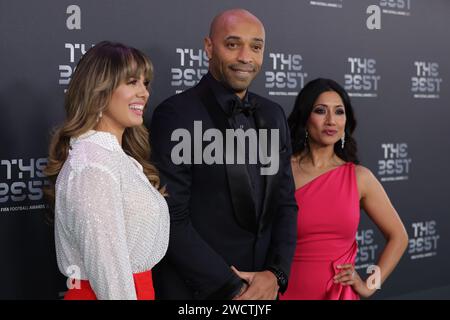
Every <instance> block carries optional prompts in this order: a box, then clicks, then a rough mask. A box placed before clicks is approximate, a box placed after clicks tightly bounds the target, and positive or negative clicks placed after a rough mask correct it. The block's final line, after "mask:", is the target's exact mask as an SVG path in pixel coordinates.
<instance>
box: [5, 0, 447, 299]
mask: <svg viewBox="0 0 450 320" xmlns="http://www.w3.org/2000/svg"><path fill="white" fill-rule="evenodd" d="M234 7H243V8H246V9H248V10H250V11H251V12H253V13H254V14H255V15H257V16H258V17H260V19H261V20H262V21H263V22H264V24H265V26H266V33H267V46H266V51H265V61H264V66H263V70H262V71H261V73H260V75H259V76H258V78H257V80H256V81H255V82H254V84H253V85H252V88H251V89H252V90H253V91H255V92H257V93H260V94H262V95H264V96H266V97H269V98H271V99H273V100H275V101H277V102H279V103H280V104H281V105H282V106H283V107H284V109H285V112H286V114H289V113H290V111H291V110H292V106H293V102H294V99H295V95H296V94H297V92H298V91H299V90H300V89H301V88H302V87H303V85H304V84H305V83H306V82H307V81H309V80H312V79H314V78H316V77H319V76H320V77H329V78H333V79H335V80H337V81H338V82H340V83H341V84H342V85H344V86H345V87H346V89H347V90H348V91H349V92H350V93H351V96H352V99H353V104H354V107H355V109H356V116H357V118H358V121H359V126H358V128H357V133H356V137H357V140H358V143H359V148H360V157H361V160H362V163H363V164H364V165H365V166H367V167H368V168H370V169H371V170H372V171H373V172H374V174H375V175H376V176H377V177H378V178H379V179H380V180H381V181H382V184H383V186H384V187H385V189H386V190H387V192H388V194H389V195H390V197H391V199H392V202H393V204H394V206H395V207H396V209H397V210H398V212H399V214H400V215H401V217H402V219H403V221H404V222H405V225H406V228H407V231H408V234H409V236H410V244H409V248H408V251H407V252H406V254H405V255H404V257H403V258H402V260H401V263H400V264H399V266H398V268H397V269H396V271H395V272H394V273H393V274H392V276H391V278H390V279H389V281H388V282H387V283H386V284H385V285H384V286H383V287H382V290H381V291H380V292H379V293H378V294H377V295H376V296H375V297H376V298H387V297H392V296H396V295H400V294H403V293H409V292H413V291H419V290H423V289H427V288H432V287H438V286H444V285H449V284H450V274H449V272H448V270H449V269H450V257H449V255H448V252H449V251H450V240H449V234H450V215H449V213H450V212H449V209H448V199H449V188H448V186H447V182H448V181H450V167H449V166H448V163H449V159H450V140H449V137H450V126H449V123H448V120H449V119H450V108H449V105H450V96H449V92H450V91H449V90H448V83H449V81H450V60H449V57H450V44H449V42H448V41H447V39H448V31H449V30H450V2H449V1H445V0H432V1H419V0H324V1H307V0H301V1H300V0H289V1H288V0H285V1H261V0H248V1H243V0H241V1H237V0H227V1H210V0H190V1H182V0H165V1H159V0H152V1H144V0H128V1H120V0H109V1H106V0H104V1H87V0H74V1H66V0H60V1H51V0H42V1H23V0H14V1H12V0H10V1H8V0H0V57H1V59H0V108H1V109H0V110H1V112H0V274H2V281H1V284H0V298H4V299H5V298H6V299H27V298H34V299H55V298H58V297H60V296H61V294H62V292H64V291H65V279H63V277H62V276H61V275H60V274H59V272H58V270H57V267H56V262H55V253H54V242H53V229H52V228H51V227H49V226H48V225H46V224H45V222H44V215H43V213H44V209H45V203H44V201H43V194H42V186H43V185H44V184H45V183H46V180H45V177H44V176H43V174H42V168H43V167H44V165H45V163H46V156H47V146H48V141H49V132H50V130H51V128H53V127H54V126H55V125H56V124H58V123H60V122H61V121H62V119H63V114H64V113H63V95H64V90H65V89H66V87H67V84H68V82H69V80H70V76H71V73H72V71H73V69H74V67H75V65H76V63H77V61H78V60H79V58H80V57H81V55H82V54H83V53H84V52H85V50H86V49H87V48H89V47H90V46H91V45H93V44H95V43H97V42H99V41H101V40H105V39H107V40H113V41H120V42H124V43H126V44H129V45H132V46H135V47H137V48H139V49H141V50H143V51H144V52H145V53H147V54H148V55H149V56H150V57H151V59H152V61H153V63H154V65H155V80H154V82H153V85H152V95H151V100H150V108H149V109H150V111H148V113H147V115H146V123H148V121H149V118H150V117H151V109H152V108H154V107H155V106H156V105H157V104H158V103H159V102H161V101H162V100H163V99H165V98H166V97H168V96H170V95H172V94H175V93H176V92H179V91H182V90H184V89H186V88H188V87H190V86H192V85H194V84H195V83H196V82H197V81H198V80H199V79H200V78H201V76H202V75H203V74H205V73H206V70H207V66H208V62H207V59H206V56H205V54H204V52H203V50H202V46H203V38H204V36H205V35H206V34H207V33H208V27H209V23H210V20H211V19H212V17H213V16H214V15H216V14H217V13H218V12H220V11H222V10H224V9H229V8H234ZM154 134H158V133H157V132H155V133H154ZM362 216H363V218H362V221H361V225H360V230H359V232H358V242H359V248H360V249H359V254H358V268H359V271H360V272H362V273H365V271H366V268H367V266H368V265H370V264H373V263H375V261H376V258H377V256H378V255H379V254H380V252H381V249H382V247H383V244H384V240H383V237H382V235H381V234H380V232H379V231H378V230H377V228H376V227H375V225H374V224H373V223H371V222H370V221H369V220H368V219H367V217H366V215H365V214H364V213H363V214H362Z"/></svg>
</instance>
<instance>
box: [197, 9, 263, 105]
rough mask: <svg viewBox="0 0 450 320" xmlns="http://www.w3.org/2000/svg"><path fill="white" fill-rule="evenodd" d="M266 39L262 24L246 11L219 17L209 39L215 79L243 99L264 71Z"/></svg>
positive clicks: (206, 47)
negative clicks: (254, 80) (261, 71)
mask: <svg viewBox="0 0 450 320" xmlns="http://www.w3.org/2000/svg"><path fill="white" fill-rule="evenodd" d="M264 39H265V32H264V27H263V25H262V23H261V22H260V21H259V20H258V19H257V18H256V17H255V16H253V15H252V14H250V13H249V12H247V11H245V10H230V11H227V12H225V13H223V14H221V15H220V16H218V17H216V19H214V21H213V23H212V25H211V32H210V36H209V37H208V38H206V39H205V50H206V52H207V54H208V58H209V70H210V72H211V74H212V75H213V77H214V78H215V79H217V80H218V81H220V82H221V83H223V84H225V85H226V86H228V87H230V88H231V89H232V90H233V91H234V92H235V93H236V94H237V95H238V96H240V97H241V98H242V97H243V96H244V95H245V92H246V90H247V88H248V87H249V86H250V84H251V82H252V81H253V79H254V78H255V77H256V75H257V74H258V72H259V70H260V69H261V65H262V62H263V54H264Z"/></svg>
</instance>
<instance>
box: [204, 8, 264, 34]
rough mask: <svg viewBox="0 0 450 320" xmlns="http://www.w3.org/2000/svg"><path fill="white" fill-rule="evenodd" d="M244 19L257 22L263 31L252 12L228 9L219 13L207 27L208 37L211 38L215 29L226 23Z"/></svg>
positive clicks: (222, 26) (259, 21) (262, 26)
mask: <svg viewBox="0 0 450 320" xmlns="http://www.w3.org/2000/svg"><path fill="white" fill-rule="evenodd" d="M238 20H245V21H249V22H254V23H255V24H259V25H260V26H261V28H262V29H263V31H264V25H263V24H262V22H261V20H259V19H258V17H256V16H255V15H254V14H252V13H251V12H249V11H247V10H245V9H230V10H226V11H223V12H221V13H219V14H218V15H217V16H215V17H214V19H213V20H212V22H211V25H210V27H209V37H210V38H211V39H212V38H213V37H214V35H215V33H216V31H217V30H220V29H223V28H224V27H225V26H226V25H227V24H229V23H233V22H237V21H238Z"/></svg>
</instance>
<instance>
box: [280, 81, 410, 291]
mask: <svg viewBox="0 0 450 320" xmlns="http://www.w3.org/2000/svg"><path fill="white" fill-rule="evenodd" d="M288 122H289V126H290V130H291V136H292V145H293V157H292V172H293V175H294V180H295V184H296V192H295V197H296V200H297V203H298V207H299V211H298V223H297V230H298V235H297V247H296V251H295V256H294V262H293V263H292V267H291V274H290V278H289V285H288V289H287V291H286V292H285V293H284V295H282V296H281V299H282V300H298V299H301V300H303V299H314V300H322V299H331V300H357V299H359V298H360V296H361V297H365V298H367V297H370V296H371V295H372V294H373V293H374V292H375V291H376V290H377V288H380V286H381V284H382V283H383V282H384V281H385V280H386V278H387V277H388V276H389V274H390V273H391V272H392V271H393V269H394V268H395V266H396V265H397V263H398V262H399V260H400V258H401V256H402V254H403V252H404V251H405V249H406V247H407V245H408V235H407V233H406V230H405V228H404V226H403V223H402V222H401V220H400V218H399V216H398V214H397V212H396V211H395V209H394V207H393V206H392V204H391V202H390V200H389V198H388V196H387V195H386V193H385V191H384V189H383V187H382V186H381V184H380V183H379V182H378V180H377V179H376V178H375V176H374V175H373V174H372V173H371V172H370V170H369V169H367V168H365V167H363V166H361V165H358V158H357V155H356V151H357V150H356V142H355V140H354V139H353V137H352V133H353V131H354V130H355V127H356V121H355V118H354V114H353V109H352V106H351V103H350V98H349V96H348V94H347V93H346V92H345V90H344V89H343V88H342V87H341V86H340V85H339V84H337V83H336V82H335V81H333V80H329V79H316V80H313V81H311V82H309V83H308V84H307V85H306V86H305V87H304V88H303V90H302V91H301V92H300V93H299V95H298V97H297V99H296V102H295V106H294V109H293V111H292V113H291V115H290V117H289V119H288ZM360 209H363V210H364V211H365V212H366V213H367V214H368V216H369V217H370V219H371V220H372V221H373V222H374V223H375V224H376V225H377V226H378V228H379V229H380V230H381V232H382V233H383V235H384V236H385V238H386V245H385V247H384V249H383V251H382V253H381V255H380V257H379V260H378V263H377V266H374V269H373V270H375V272H374V273H373V274H372V275H370V276H369V277H368V279H367V280H363V279H361V277H360V276H359V275H358V273H357V272H356V271H355V258H356V254H357V250H358V247H357V243H356V231H357V229H358V224H359V219H360V216H359V215H360Z"/></svg>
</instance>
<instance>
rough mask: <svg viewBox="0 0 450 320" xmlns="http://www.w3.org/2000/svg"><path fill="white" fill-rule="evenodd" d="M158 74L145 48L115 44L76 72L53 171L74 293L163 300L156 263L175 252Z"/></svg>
mask: <svg viewBox="0 0 450 320" xmlns="http://www.w3.org/2000/svg"><path fill="white" fill-rule="evenodd" d="M151 76H152V66H151V63H150V61H149V60H148V58H147V57H146V56H145V55H144V54H143V53H141V52H140V51H138V50H136V49H134V48H130V47H127V46H124V45H122V44H117V43H110V42H101V43H99V44H97V45H96V46H95V47H93V48H91V49H90V50H89V51H88V52H87V53H86V54H85V55H84V56H83V58H82V59H81V60H80V62H79V63H78V65H77V68H76V71H75V72H74V74H73V77H72V80H71V83H70V85H69V88H68V90H67V93H66V101H65V107H66V113H67V116H66V120H65V122H64V124H63V125H62V126H61V128H59V129H58V130H57V131H56V132H55V134H54V136H53V138H52V143H51V145H50V152H49V153H50V155H49V164H48V166H47V168H46V174H47V176H48V177H49V178H50V180H51V181H53V184H52V187H50V188H49V189H48V190H46V192H47V195H48V196H49V197H50V200H52V203H54V213H55V216H54V223H55V246H56V256H57V262H58V267H59V269H60V271H61V272H62V273H63V274H65V275H66V276H67V277H69V278H70V280H68V284H69V289H70V290H69V291H68V292H67V293H66V295H65V297H64V298H65V299H154V291H153V286H152V279H151V271H150V270H151V269H152V268H153V267H154V266H155V264H156V263H158V262H159V261H160V260H161V259H162V258H163V256H164V255H165V253H166V250H167V246H168V241H169V213H168V208H167V204H166V201H165V199H164V197H163V195H164V189H163V188H160V186H159V178H158V173H157V171H156V169H155V168H154V167H153V166H152V165H151V164H150V163H149V162H148V159H149V154H150V147H149V144H148V132H147V130H146V129H145V127H144V126H143V118H142V116H143V111H144V107H145V105H146V103H147V100H148V97H149V92H148V89H147V87H148V82H149V81H150V79H151Z"/></svg>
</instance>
